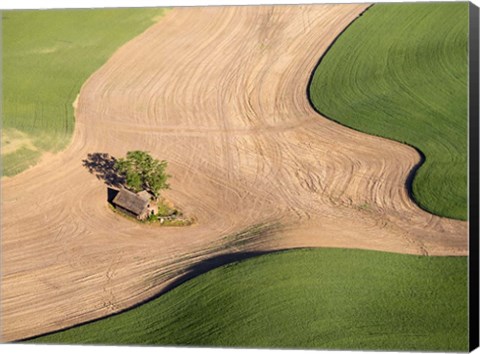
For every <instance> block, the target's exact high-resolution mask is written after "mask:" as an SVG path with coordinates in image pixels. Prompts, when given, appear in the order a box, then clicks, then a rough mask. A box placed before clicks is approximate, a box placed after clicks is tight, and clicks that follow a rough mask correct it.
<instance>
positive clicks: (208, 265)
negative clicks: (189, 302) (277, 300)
mask: <svg viewBox="0 0 480 354" xmlns="http://www.w3.org/2000/svg"><path fill="white" fill-rule="evenodd" d="M289 250H291V249H289ZM283 251H286V250H274V251H251V252H234V253H226V254H221V255H217V256H213V257H211V258H209V259H205V260H202V261H199V262H197V263H195V264H194V265H192V266H190V267H188V268H187V269H186V270H185V271H184V272H182V275H180V276H179V277H178V278H177V279H175V280H174V281H173V282H172V283H170V284H169V285H168V286H167V287H165V288H164V289H163V290H162V291H161V292H159V293H157V294H155V295H154V296H151V297H149V298H147V299H145V300H143V301H141V302H139V303H137V304H135V305H133V306H131V307H128V308H126V309H123V310H121V311H118V312H116V313H112V314H110V315H108V316H104V317H101V318H97V319H94V320H91V321H87V322H83V323H79V324H76V325H73V326H71V327H67V328H64V329H61V330H58V331H52V332H48V333H44V334H40V335H36V336H33V337H29V338H24V339H21V340H18V341H14V342H13V343H22V342H28V341H30V340H34V339H37V338H40V337H43V336H47V335H50V334H54V333H60V332H64V331H67V330H69V329H72V328H76V327H80V326H83V325H86V324H90V323H94V322H97V321H101V320H103V319H106V318H109V317H113V316H116V315H119V314H122V313H124V312H127V311H130V310H133V309H135V308H137V307H140V306H142V305H144V304H145V303H147V302H150V301H152V300H155V299H157V298H159V297H160V296H162V295H164V294H165V293H167V292H169V291H170V290H173V289H174V288H176V287H178V286H179V285H181V284H183V283H185V282H187V281H188V280H191V279H193V278H195V277H197V276H199V275H201V274H204V273H206V272H208V271H210V270H213V269H215V268H218V267H221V266H224V265H227V264H231V263H235V262H239V261H243V260H246V259H249V258H253V257H258V256H262V255H265V254H269V253H276V252H283ZM51 343H52V344H54V343H55V342H51ZM63 344H66V343H63ZM72 344H75V343H74V342H72Z"/></svg>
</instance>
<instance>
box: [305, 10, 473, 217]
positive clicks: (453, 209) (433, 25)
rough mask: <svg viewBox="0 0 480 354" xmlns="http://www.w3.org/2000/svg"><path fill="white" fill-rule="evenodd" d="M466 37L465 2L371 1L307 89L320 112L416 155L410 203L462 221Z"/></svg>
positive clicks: (464, 211)
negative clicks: (402, 145) (418, 154)
mask: <svg viewBox="0 0 480 354" xmlns="http://www.w3.org/2000/svg"><path fill="white" fill-rule="evenodd" d="M467 35H468V3H449V4H447V3H444V4H437V3H436V4H433V3H432V4H426V3H423V4H421V3H418V4H376V5H374V6H372V7H370V8H369V9H368V10H367V11H366V12H365V13H364V14H363V15H362V16H361V17H360V18H358V19H357V20H356V21H354V22H353V23H352V24H351V25H350V26H349V27H348V28H347V29H346V31H344V33H343V34H341V35H340V36H339V37H338V38H337V40H336V41H335V43H334V44H333V45H332V46H331V48H330V49H329V50H328V51H327V52H326V54H325V55H324V56H323V57H322V58H321V59H320V61H319V63H318V65H317V68H316V69H315V71H314V73H313V75H312V79H311V82H310V85H309V87H308V95H309V99H310V101H311V103H312V105H313V106H314V108H315V109H316V110H317V111H318V112H319V113H321V114H322V115H324V116H326V117H328V118H330V119H332V120H334V121H336V122H338V123H340V124H342V125H345V126H348V127H350V128H353V129H356V130H359V131H362V132H365V133H368V134H372V135H377V136H381V137H385V138H389V139H392V140H396V141H399V142H401V143H405V144H407V145H410V146H413V147H415V148H416V149H417V151H420V152H421V155H422V154H423V156H424V161H423V162H424V163H423V164H422V165H421V166H420V168H419V169H418V171H416V173H415V176H414V178H413V183H412V186H411V192H412V193H411V194H412V197H413V199H414V200H415V202H416V203H417V204H418V205H419V206H420V207H421V208H423V209H425V210H427V211H429V212H431V213H433V214H436V215H439V216H445V217H450V218H455V219H461V220H466V218H467V148H468V147H467V143H468V142H467V124H468V119H467V89H468V85H467V72H468V65H467V44H468V43H467ZM414 172H415V171H414ZM409 188H410V186H409Z"/></svg>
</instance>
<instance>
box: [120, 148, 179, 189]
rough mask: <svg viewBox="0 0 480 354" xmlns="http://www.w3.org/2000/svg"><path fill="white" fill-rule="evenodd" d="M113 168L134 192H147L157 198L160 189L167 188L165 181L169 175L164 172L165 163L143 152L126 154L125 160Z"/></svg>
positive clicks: (122, 159) (121, 160)
mask: <svg viewBox="0 0 480 354" xmlns="http://www.w3.org/2000/svg"><path fill="white" fill-rule="evenodd" d="M115 168H116V170H117V171H118V172H119V173H120V174H122V175H123V176H124V177H125V184H126V186H127V187H128V188H130V189H131V190H133V191H134V192H139V191H141V190H147V191H150V193H152V194H153V195H154V196H155V198H157V197H158V196H159V194H160V191H161V190H162V189H167V188H169V184H168V183H167V180H168V178H169V177H170V175H168V174H167V173H166V171H165V170H166V168H167V161H165V160H162V161H160V160H157V159H154V158H153V157H152V156H150V154H149V153H147V152H145V151H138V150H137V151H129V152H127V156H126V158H121V159H118V160H117V161H116V163H115Z"/></svg>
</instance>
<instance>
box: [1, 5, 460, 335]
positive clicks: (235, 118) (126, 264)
mask: <svg viewBox="0 0 480 354" xmlns="http://www.w3.org/2000/svg"><path fill="white" fill-rule="evenodd" d="M367 6H368V5H367V4H350V5H320V6H318V5H315V6H292V7H285V6H278V7H259V6H257V7H210V8H182V9H175V10H173V11H171V12H169V14H168V15H167V16H166V17H165V18H164V19H162V20H161V21H160V22H159V23H158V24H156V25H154V26H153V27H151V28H150V29H148V30H147V31H146V32H145V33H143V34H142V35H140V36H139V37H137V38H136V39H134V40H133V41H131V42H129V43H127V44H126V45H125V46H123V47H122V48H120V49H119V50H118V51H117V52H116V53H115V54H114V55H113V57H112V58H111V59H110V60H109V61H108V62H107V63H106V65H104V66H103V67H102V68H101V69H99V70H98V71H97V72H96V73H95V74H94V75H93V76H92V77H91V78H90V79H89V80H88V81H87V82H86V83H85V84H84V86H83V88H82V90H81V92H80V96H79V99H78V103H77V104H78V106H77V110H76V128H75V133H74V137H73V141H72V144H71V145H70V147H69V148H68V149H67V150H66V151H64V152H63V153H60V154H58V155H55V156H53V157H49V158H48V159H45V160H44V161H43V162H42V163H41V164H39V165H38V166H36V167H34V168H32V169H30V170H28V171H26V172H24V173H22V174H20V175H18V176H16V177H13V178H10V179H5V180H3V182H2V192H3V204H2V206H3V225H2V252H3V269H2V270H3V274H2V317H3V318H2V319H3V336H4V337H3V340H6V341H10V340H15V339H19V338H24V337H27V336H33V335H37V334H40V333H44V332H47V331H52V330H56V329H60V328H64V327H66V326H70V325H73V324H76V323H80V322H83V321H87V320H91V319H94V318H97V317H100V316H103V315H106V314H109V313H112V312H115V311H118V310H120V309H122V308H125V307H127V306H131V305H133V304H135V303H137V302H139V301H141V300H143V299H145V298H147V297H149V296H151V295H153V294H155V293H158V292H159V291H160V290H162V289H163V288H164V287H165V286H167V285H168V284H169V283H170V282H171V281H173V280H174V279H175V278H176V277H178V276H180V275H181V274H183V273H184V272H185V270H186V269H187V268H188V267H189V266H191V265H192V264H194V263H195V262H198V261H200V260H202V259H206V258H208V257H211V256H212V255H216V254H222V253H225V252H244V251H250V250H271V249H282V248H289V247H305V246H322V247H350V248H363V249H375V250H383V251H392V252H402V253H411V254H429V255H465V254H467V224H466V223H465V222H460V221H453V220H448V219H443V218H439V217H435V216H432V215H430V214H428V213H426V212H424V211H422V210H420V209H419V208H418V207H417V206H416V205H415V204H414V203H413V202H412V200H411V199H410V198H409V196H408V193H407V189H406V183H405V181H406V179H407V177H408V175H409V173H410V171H411V170H412V168H413V167H414V166H415V165H416V164H417V163H418V162H419V156H418V154H417V153H416V151H415V150H413V149H411V148H409V147H407V146H404V145H402V144H399V143H395V142H392V141H388V140H385V139H381V138H377V137H372V136H369V135H366V134H362V133H358V132H355V131H353V130H350V129H347V128H345V127H342V126H340V125H338V124H336V123H333V122H331V121H329V120H328V119H325V118H322V117H321V116H319V115H318V114H316V113H315V112H314V111H313V109H312V108H311V107H310V105H309V102H308V99H307V96H306V88H307V82H308V79H309V76H310V74H311V72H312V70H313V68H314V66H315V64H316V63H317V61H318V59H319V58H320V56H321V55H322V53H324V51H325V50H326V48H327V47H328V45H329V44H330V43H331V42H332V40H333V39H334V38H335V37H336V36H337V35H338V34H339V33H340V32H341V31H342V30H343V28H345V26H347V25H348V24H349V23H350V22H351V21H352V20H354V19H355V18H356V17H357V16H358V15H359V14H360V13H361V12H362V11H363V10H364V9H365V8H366V7H367ZM134 149H135V150H136V149H141V150H147V151H150V152H151V153H152V154H153V155H154V156H155V157H157V158H160V159H167V160H168V161H169V173H170V174H171V175H173V178H172V180H171V190H170V191H168V192H167V193H166V195H167V197H168V198H169V199H170V200H173V201H174V202H176V203H177V204H178V205H179V206H180V207H181V208H182V209H183V210H184V212H185V213H186V214H189V215H193V216H195V217H196V218H197V220H198V221H197V223H196V224H195V225H194V226H191V227H184V228H160V227H156V226H145V225H139V224H136V223H133V222H131V221H129V220H126V219H125V218H123V217H121V216H119V215H116V214H114V213H113V212H112V211H111V210H109V208H108V206H107V201H106V199H107V191H106V185H105V184H104V183H103V181H102V180H99V179H97V178H96V177H95V176H94V175H93V174H91V173H89V171H88V170H87V169H86V168H85V167H84V166H82V160H83V159H85V158H86V157H87V154H89V153H108V154H110V155H113V156H116V157H120V156H123V155H124V154H125V153H126V152H127V151H128V150H134Z"/></svg>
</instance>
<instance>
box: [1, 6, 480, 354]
mask: <svg viewBox="0 0 480 354" xmlns="http://www.w3.org/2000/svg"><path fill="white" fill-rule="evenodd" d="M440 1H441V2H446V1H444V0H440ZM440 1H438V0H437V1H435V2H440ZM364 2H368V1H355V0H350V1H349V0H336V1H328V0H327V1H319V0H303V1H302V0H197V1H193V0H176V1H174V0H137V1H133V0H82V1H80V0H74V1H69V2H68V3H67V2H66V1H61V0H43V1H41V2H40V1H38V0H37V1H35V0H1V3H0V10H1V9H5V10H6V9H59V8H60V9H61V8H103V7H166V6H200V5H264V4H265V5H266V4H310V3H320V4H323V3H364ZM379 2H399V1H398V0H382V1H379ZM402 2H417V1H415V0H403V1H402ZM429 2H432V1H429ZM472 2H473V3H474V4H476V5H477V6H480V0H473V1H472ZM0 315H1V314H0ZM0 351H1V352H2V353H5V354H7V353H8V354H10V353H12V354H17V353H22V354H23V353H42V354H43V353H45V354H47V353H48V354H79V353H86V352H88V353H92V354H113V353H115V354H133V353H135V354H136V353H139V354H153V353H156V354H157V353H162V354H164V353H165V354H193V353H195V354H197V353H198V354H293V353H305V354H307V353H315V352H318V353H322V352H323V353H339V354H357V353H377V354H384V353H385V354H386V353H392V352H380V351H377V352H360V351H355V352H354V351H312V350H308V351H307V350H268V349H248V350H247V349H223V348H215V349H212V348H201V349H200V348H179V347H176V348H173V347H170V348H164V347H125V346H123V347H108V346H66V345H26V344H1V345H0ZM403 353H405V352H403ZM475 353H477V354H479V353H480V350H476V351H475Z"/></svg>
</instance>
